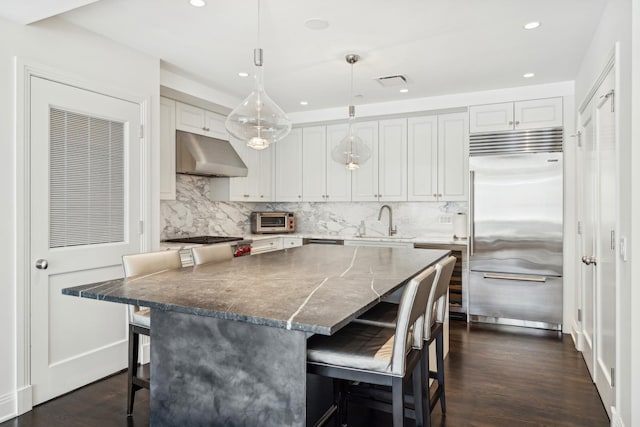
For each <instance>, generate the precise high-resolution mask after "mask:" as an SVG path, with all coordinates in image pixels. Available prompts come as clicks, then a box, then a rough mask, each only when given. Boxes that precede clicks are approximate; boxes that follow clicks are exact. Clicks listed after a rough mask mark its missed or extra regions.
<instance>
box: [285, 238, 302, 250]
mask: <svg viewBox="0 0 640 427" xmlns="http://www.w3.org/2000/svg"><path fill="white" fill-rule="evenodd" d="M298 246H302V237H283V238H282V247H283V248H284V249H287V248H297V247H298Z"/></svg>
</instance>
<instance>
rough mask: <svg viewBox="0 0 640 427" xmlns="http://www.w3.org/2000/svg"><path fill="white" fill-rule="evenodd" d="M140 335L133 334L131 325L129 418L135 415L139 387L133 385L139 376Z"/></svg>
mask: <svg viewBox="0 0 640 427" xmlns="http://www.w3.org/2000/svg"><path fill="white" fill-rule="evenodd" d="M139 342H140V335H139V334H137V333H135V332H133V325H129V369H128V374H127V378H128V390H127V416H131V415H132V414H133V400H134V398H135V394H136V391H137V389H138V387H137V386H135V385H134V384H133V379H134V378H135V377H136V376H137V374H138V347H139Z"/></svg>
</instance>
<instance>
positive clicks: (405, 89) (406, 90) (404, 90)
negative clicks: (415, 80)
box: [400, 88, 409, 93]
mask: <svg viewBox="0 0 640 427" xmlns="http://www.w3.org/2000/svg"><path fill="white" fill-rule="evenodd" d="M407 92H409V89H407V88H404V89H400V93H407Z"/></svg>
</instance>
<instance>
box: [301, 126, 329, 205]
mask: <svg viewBox="0 0 640 427" xmlns="http://www.w3.org/2000/svg"><path fill="white" fill-rule="evenodd" d="M326 140H327V131H326V127H325V126H313V127H307V128H304V129H302V174H303V175H302V200H304V201H305V202H324V201H325V200H326V197H327V170H328V168H330V167H331V165H328V164H327V163H328V162H331V157H330V156H329V157H328V158H327V142H326Z"/></svg>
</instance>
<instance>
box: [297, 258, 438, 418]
mask: <svg viewBox="0 0 640 427" xmlns="http://www.w3.org/2000/svg"><path fill="white" fill-rule="evenodd" d="M435 275H436V270H435V269H434V268H433V267H431V268H428V269H426V270H424V271H423V272H421V273H420V274H419V275H417V276H416V277H414V278H413V279H412V280H411V281H410V282H409V283H408V284H407V285H406V286H405V289H404V292H403V294H402V299H401V301H400V304H399V306H398V311H397V312H398V319H397V322H396V326H395V328H393V329H392V328H385V327H379V326H372V325H365V324H361V323H350V324H348V325H347V326H345V327H344V328H342V329H341V330H339V331H338V332H337V333H336V334H334V335H332V336H323V335H314V336H312V337H311V338H309V339H308V340H307V372H310V373H313V374H317V375H322V376H326V377H331V378H333V380H334V406H335V407H337V408H338V417H339V420H340V422H342V423H343V425H344V421H345V420H346V409H347V408H346V403H347V402H346V401H345V396H344V393H343V392H342V390H344V382H345V381H358V382H364V383H368V384H376V385H385V386H390V387H391V390H392V391H391V395H392V414H393V426H394V427H399V426H404V425H405V424H404V409H405V382H406V380H407V378H408V377H409V376H411V377H412V379H413V387H414V389H415V390H417V393H415V394H416V395H417V396H416V399H415V400H416V403H415V418H416V420H417V422H416V425H417V426H422V425H423V424H422V420H423V419H424V414H423V410H422V409H423V408H422V402H423V400H422V398H421V390H424V376H423V375H422V372H421V359H422V357H421V353H422V346H423V343H424V337H423V333H424V313H425V306H426V304H427V302H428V300H429V294H430V291H431V288H432V285H433V280H434V277H435ZM336 384H337V385H336ZM323 418H324V417H323Z"/></svg>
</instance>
